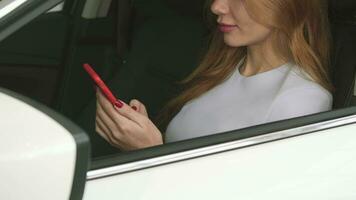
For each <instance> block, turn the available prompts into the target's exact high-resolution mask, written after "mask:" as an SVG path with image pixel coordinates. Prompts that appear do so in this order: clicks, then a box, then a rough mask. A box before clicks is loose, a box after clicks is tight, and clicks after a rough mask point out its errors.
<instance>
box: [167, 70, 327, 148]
mask: <svg viewBox="0 0 356 200" xmlns="http://www.w3.org/2000/svg"><path fill="white" fill-rule="evenodd" d="M331 107H332V95H331V94H330V93H329V92H328V91H327V90H325V89H324V88H323V87H321V86H320V85H319V84H317V83H315V82H313V81H311V80H310V79H309V78H308V76H307V75H306V74H305V73H303V72H302V71H301V70H300V69H299V68H298V67H297V66H295V65H293V64H290V63H288V64H285V65H282V66H280V67H278V68H275V69H272V70H270V71H267V72H263V73H259V74H257V75H254V76H250V77H245V76H243V75H241V74H240V71H239V70H238V69H237V70H235V72H234V73H233V74H232V75H231V76H230V77H229V78H228V79H227V80H226V81H224V82H223V83H222V84H220V85H218V86H216V87H214V88H213V89H211V90H210V91H208V92H206V93H204V94H203V95H202V96H200V97H198V98H196V99H193V100H191V101H189V102H188V103H186V105H185V106H184V107H183V108H182V109H181V111H180V112H179V113H178V114H177V115H176V116H175V117H174V118H173V119H172V121H171V122H170V123H169V125H168V127H167V130H166V138H165V140H166V142H174V141H179V140H185V139H190V138H195V137H200V136H206V135H210V134H216V133H222V132H226V131H230V130H236V129H241V128H246V127H250V126H254V125H259V124H263V123H268V122H273V121H278V120H283V119H289V118H294V117H300V116H304V115H309V114H314V113H318V112H323V111H328V110H330V109H331Z"/></svg>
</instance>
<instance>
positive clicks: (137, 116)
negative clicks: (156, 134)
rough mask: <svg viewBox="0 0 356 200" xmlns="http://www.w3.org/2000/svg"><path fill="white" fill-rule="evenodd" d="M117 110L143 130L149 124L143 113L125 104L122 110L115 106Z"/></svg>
mask: <svg viewBox="0 0 356 200" xmlns="http://www.w3.org/2000/svg"><path fill="white" fill-rule="evenodd" d="M115 109H116V111H117V112H118V113H119V114H120V115H122V116H124V117H126V118H127V119H129V120H131V121H133V122H135V123H136V124H137V125H139V126H140V127H141V128H142V127H143V125H144V124H145V123H146V122H147V119H148V118H147V117H145V116H144V115H142V114H141V113H138V112H136V111H135V110H133V109H132V108H131V107H130V106H129V105H127V104H125V103H123V106H122V107H121V108H119V107H116V106H115Z"/></svg>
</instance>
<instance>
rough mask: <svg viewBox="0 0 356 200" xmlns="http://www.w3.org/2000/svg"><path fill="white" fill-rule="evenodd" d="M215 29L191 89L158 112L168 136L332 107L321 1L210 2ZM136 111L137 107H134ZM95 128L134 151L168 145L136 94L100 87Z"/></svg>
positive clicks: (236, 126) (230, 127) (217, 130)
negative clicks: (110, 95) (109, 93)
mask: <svg viewBox="0 0 356 200" xmlns="http://www.w3.org/2000/svg"><path fill="white" fill-rule="evenodd" d="M210 5H211V6H210V8H211V11H212V13H213V14H214V15H216V20H217V28H216V31H215V32H214V33H213V37H212V40H211V44H210V47H209V50H208V52H207V54H206V56H205V57H204V59H203V61H202V62H201V64H200V66H199V67H198V68H197V69H196V70H195V71H194V72H193V73H192V74H191V75H190V76H189V77H188V78H186V79H185V80H184V81H183V83H184V84H185V86H186V90H185V91H184V92H183V93H182V94H181V95H180V96H178V97H177V98H176V99H174V100H172V101H171V102H170V103H169V104H168V105H167V107H166V109H165V111H164V112H163V114H162V116H161V119H163V120H161V122H162V124H163V127H167V129H166V131H165V142H173V141H179V140H184V139H188V138H193V137H199V136H205V135H210V134H214V133H221V132H225V131H229V130H234V129H239V128H244V127H249V126H253V125H258V124H263V123H267V122H272V121H277V120H283V119H289V118H294V117H299V116H303V115H308V114H313V113H318V112H323V111H328V110H330V109H331V105H332V96H331V94H330V91H331V90H332V86H331V84H330V82H329V79H328V73H327V66H328V57H329V55H328V53H329V51H328V50H329V48H328V42H329V30H328V27H327V24H328V22H327V17H326V12H325V10H326V9H324V8H323V5H324V4H323V2H322V0H213V1H212V2H211V4H210ZM135 110H136V111H135ZM96 130H97V132H98V133H99V134H100V135H101V136H102V137H103V138H105V139H106V140H107V141H108V142H109V143H111V144H112V145H114V146H116V147H118V148H120V149H122V150H133V149H139V148H145V147H150V146H154V145H160V144H163V136H162V134H161V132H160V131H159V129H158V128H157V127H156V126H155V125H154V124H153V123H152V122H151V120H150V119H148V117H147V112H146V109H145V106H144V105H143V104H142V103H140V102H139V101H138V100H132V101H131V102H130V104H129V105H126V104H125V103H123V102H120V103H119V104H118V106H117V107H112V105H111V104H110V103H109V102H108V101H107V100H106V99H105V98H104V97H103V95H102V94H101V93H100V92H97V116H96Z"/></svg>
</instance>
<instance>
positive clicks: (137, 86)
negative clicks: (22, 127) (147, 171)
mask: <svg viewBox="0 0 356 200" xmlns="http://www.w3.org/2000/svg"><path fill="white" fill-rule="evenodd" d="M101 2H102V3H101V4H99V3H98V6H97V9H96V10H95V11H91V12H89V11H90V10H89V11H88V10H86V9H85V8H86V7H88V4H87V2H86V1H85V0H78V1H65V2H64V4H63V8H62V10H61V11H59V12H48V13H45V14H43V15H42V16H40V17H38V18H37V19H36V20H34V21H33V22H31V23H29V24H28V25H26V26H25V27H23V28H22V29H20V30H19V31H17V32H16V33H15V34H13V35H11V36H10V37H8V38H7V39H5V40H3V41H1V42H0V87H4V88H9V89H11V90H13V91H16V92H18V93H21V94H24V95H26V96H29V97H31V98H32V99H35V100H37V101H39V102H41V103H43V104H45V105H47V106H48V107H50V108H53V109H55V110H57V111H58V112H60V113H62V114H63V115H65V116H66V117H68V118H69V119H71V120H73V121H74V122H76V123H77V124H78V125H79V126H80V127H82V128H83V129H84V130H85V131H86V132H87V133H88V134H89V136H90V139H91V144H92V157H101V156H106V155H110V154H116V153H119V151H118V150H117V149H114V148H113V147H111V146H110V145H109V144H108V143H107V142H106V141H104V140H103V139H102V138H101V137H99V136H98V134H96V133H95V127H94V126H95V123H94V121H95V103H96V102H95V101H96V100H95V93H94V90H93V82H92V81H91V80H90V78H89V77H88V75H87V74H86V73H85V71H84V70H83V69H82V64H83V63H90V64H92V65H93V66H94V68H95V70H96V71H97V72H98V73H99V74H100V75H101V76H102V78H103V79H104V80H105V81H106V82H107V83H108V85H109V87H110V88H111V90H112V91H113V92H114V93H115V95H116V96H117V97H118V98H120V99H121V100H123V101H125V102H128V101H129V100H131V99H134V98H135V99H139V100H140V101H142V102H143V103H144V104H145V105H146V107H147V108H148V113H149V116H150V118H151V119H155V117H156V116H157V114H158V113H159V112H160V110H161V109H162V107H163V106H164V105H165V104H166V103H167V102H168V101H169V100H170V99H171V98H172V97H174V96H175V95H177V94H178V93H179V91H180V90H181V88H180V85H179V84H178V82H179V81H180V80H182V79H183V78H184V77H186V76H187V75H188V74H189V73H191V72H192V71H193V70H194V68H195V67H196V66H197V64H198V62H199V59H200V58H201V57H202V55H203V54H204V51H205V50H206V46H207V42H208V36H209V31H210V29H209V28H210V25H209V24H208V23H207V21H206V17H207V16H206V15H205V14H206V13H205V12H204V2H205V0H196V1H193V2H192V1H188V0H152V1H147V0H120V1H111V0H107V1H101ZM328 3H329V13H330V25H331V30H332V36H333V37H332V38H333V39H332V54H331V72H332V73H331V78H332V81H333V84H334V87H335V93H334V109H340V108H345V107H349V106H354V105H356V101H355V94H354V85H355V75H356V71H355V70H356V54H355V52H356V2H355V1H354V0H342V1H340V0H329V1H328ZM92 13H94V15H93V14H92Z"/></svg>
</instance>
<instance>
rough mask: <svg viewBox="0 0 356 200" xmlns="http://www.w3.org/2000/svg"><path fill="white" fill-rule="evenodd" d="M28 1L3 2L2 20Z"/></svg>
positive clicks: (3, 0) (8, 0)
mask: <svg viewBox="0 0 356 200" xmlns="http://www.w3.org/2000/svg"><path fill="white" fill-rule="evenodd" d="M26 1H27V0H1V1H0V19H1V18H2V17H4V16H5V15H7V14H9V13H10V12H12V11H13V10H15V9H16V8H17V7H19V6H20V5H22V4H23V3H25V2H26Z"/></svg>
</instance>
